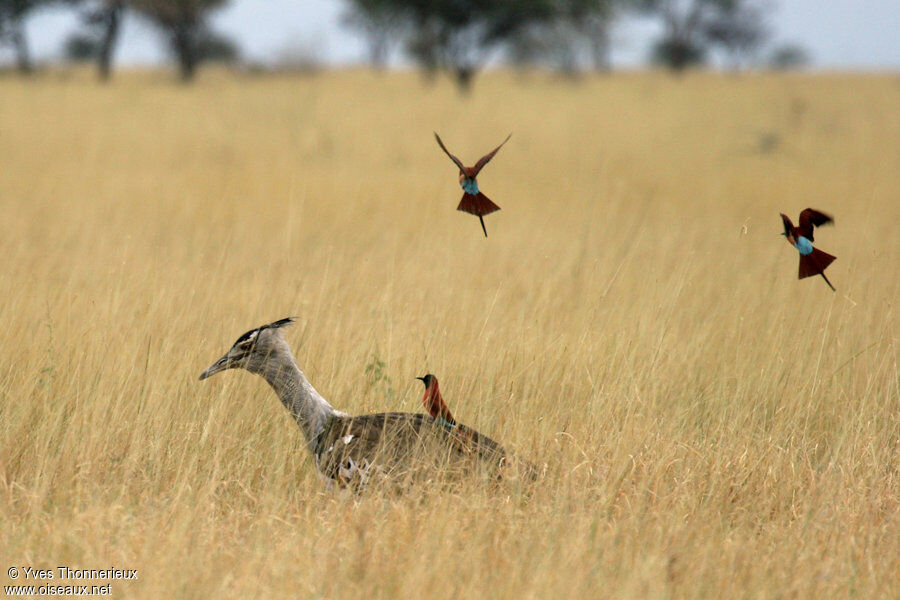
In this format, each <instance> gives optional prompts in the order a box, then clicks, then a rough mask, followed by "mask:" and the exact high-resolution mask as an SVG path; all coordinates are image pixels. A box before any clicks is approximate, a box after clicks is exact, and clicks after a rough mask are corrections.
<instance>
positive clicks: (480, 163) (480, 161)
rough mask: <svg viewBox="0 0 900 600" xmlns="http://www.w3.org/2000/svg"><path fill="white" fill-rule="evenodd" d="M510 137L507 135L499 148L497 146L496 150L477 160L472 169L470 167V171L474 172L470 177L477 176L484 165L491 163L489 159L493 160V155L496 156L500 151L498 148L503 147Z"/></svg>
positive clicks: (510, 135)
mask: <svg viewBox="0 0 900 600" xmlns="http://www.w3.org/2000/svg"><path fill="white" fill-rule="evenodd" d="M511 137H512V134H509V135H508V136H506V139H505V140H503V142H502V143H501V144H500V145H499V146H497V147H496V148H494V149H493V150H491V151H490V152H488V153H487V154H485V155H484V156H482V157H481V158H479V159H478V162H477V163H475V166H474V167H472V171H474V174H473V175H472V177H477V176H478V173H479V171H481V169H483V168H484V165H486V164H488V163H489V162H490V161H491V159H492V158H494V155H495V154H497V152H498V151H499V150H500V148H502V147H503V144H505V143H506V142H508V141H509V138H511Z"/></svg>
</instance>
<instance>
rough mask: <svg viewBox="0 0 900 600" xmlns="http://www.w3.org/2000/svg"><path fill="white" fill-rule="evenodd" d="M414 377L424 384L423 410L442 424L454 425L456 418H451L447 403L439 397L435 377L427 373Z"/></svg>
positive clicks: (439, 393)
mask: <svg viewBox="0 0 900 600" xmlns="http://www.w3.org/2000/svg"><path fill="white" fill-rule="evenodd" d="M416 379H418V380H420V381H421V382H422V383H424V384H425V395H424V396H422V404H424V405H425V410H427V411H428V414H430V415H431V416H432V417H433V418H434V420H435V421H437V422H438V423H440V424H442V425H449V426H450V427H456V426H457V424H456V419H454V418H453V414H452V413H451V412H450V409H449V408H447V405H446V404H444V399H443V398H442V397H441V390H440V389H439V388H438V380H437V377H435V376H434V375H432V374H431V373H429V374H428V375H426V376H425V377H416Z"/></svg>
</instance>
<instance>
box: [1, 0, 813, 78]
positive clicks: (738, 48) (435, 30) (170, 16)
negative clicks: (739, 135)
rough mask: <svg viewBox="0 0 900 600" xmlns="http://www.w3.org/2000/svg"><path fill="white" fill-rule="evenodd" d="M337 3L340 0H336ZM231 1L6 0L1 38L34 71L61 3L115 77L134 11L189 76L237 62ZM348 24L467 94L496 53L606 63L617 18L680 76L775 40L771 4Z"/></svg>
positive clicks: (479, 3) (508, 3)
mask: <svg viewBox="0 0 900 600" xmlns="http://www.w3.org/2000/svg"><path fill="white" fill-rule="evenodd" d="M335 1H337V0H335ZM228 3H229V0H0V44H4V45H7V46H9V47H11V48H12V50H13V53H14V55H15V57H16V65H17V68H18V69H19V70H20V71H22V72H23V73H27V72H29V71H31V70H32V68H33V65H32V58H31V55H30V52H29V46H28V40H27V36H26V35H25V27H24V24H25V22H26V20H27V19H28V18H29V17H30V16H31V15H32V14H34V13H35V12H36V11H38V10H40V9H42V8H45V7H48V6H52V5H56V6H68V7H70V8H71V9H73V10H77V11H79V13H80V15H81V23H82V31H80V32H79V33H77V34H75V35H74V36H73V37H71V38H70V39H69V40H68V41H67V42H66V48H65V51H66V54H67V55H68V56H69V57H70V58H76V59H82V60H87V59H90V60H94V61H96V64H97V69H98V73H99V76H100V78H101V79H108V78H109V77H110V76H111V73H112V64H113V57H114V53H115V49H116V47H117V45H118V43H119V38H120V34H121V23H122V19H123V16H124V14H125V13H126V12H130V13H133V14H135V15H137V16H139V17H140V18H142V19H143V20H144V21H145V22H148V23H150V24H152V25H153V26H154V27H155V28H156V29H157V30H158V31H159V32H160V33H161V39H162V40H164V42H165V44H166V47H167V49H168V50H169V54H170V55H171V56H172V57H173V59H174V60H175V62H176V64H177V66H178V72H179V74H180V77H181V78H182V79H183V80H185V81H189V80H191V79H192V78H193V77H194V75H195V73H196V71H197V68H198V66H199V65H200V64H201V63H202V62H204V61H207V60H214V59H236V58H237V57H238V49H237V46H236V45H235V44H234V43H233V42H232V41H230V40H228V39H227V38H225V37H223V36H221V35H219V34H217V33H216V32H214V31H213V30H212V29H211V27H210V25H209V22H210V17H211V16H212V15H213V14H214V13H215V12H216V11H217V10H220V9H221V8H223V7H224V6H226V5H227V4H228ZM344 4H345V6H346V12H345V14H344V24H345V25H346V26H347V27H348V28H350V29H351V30H352V31H354V32H356V33H357V34H358V35H359V36H361V38H362V39H363V40H364V42H365V45H366V48H367V50H368V58H369V62H370V63H371V65H372V66H373V67H374V68H376V69H384V68H386V66H387V64H388V62H389V60H390V58H391V57H392V56H393V55H395V54H397V53H399V52H402V53H403V54H404V55H405V56H407V57H408V58H409V59H411V60H412V61H414V62H415V63H416V64H417V65H418V66H419V67H421V68H422V69H423V70H424V72H426V73H428V74H435V73H438V72H440V71H443V72H446V73H448V74H449V75H450V76H451V77H452V78H453V79H454V81H455V82H456V83H457V85H458V86H459V88H460V89H461V90H467V89H468V88H469V87H470V86H471V84H472V80H473V78H474V77H475V75H476V74H477V73H478V72H479V71H481V70H482V69H483V68H484V67H485V65H486V64H488V63H489V62H490V61H492V60H497V59H503V60H506V61H509V62H513V63H516V64H522V65H536V66H546V67H550V68H553V69H555V70H558V71H560V72H563V73H568V74H575V73H579V72H583V71H588V70H592V71H606V70H608V69H609V68H610V51H611V48H612V39H611V31H612V27H613V25H614V24H615V23H616V21H617V20H618V19H621V18H623V17H626V16H628V15H640V16H642V17H644V18H647V19H652V20H655V21H657V22H658V23H659V25H660V32H661V33H660V34H659V36H658V38H657V39H656V40H655V41H654V44H653V48H652V59H653V60H654V61H655V62H656V63H658V64H660V65H663V66H665V67H668V68H670V69H672V70H674V71H681V70H684V69H686V68H688V67H690V66H693V65H698V64H702V63H704V62H705V61H707V60H708V58H709V57H710V55H716V54H717V55H719V56H721V57H723V58H724V60H726V61H727V62H728V64H730V65H731V66H732V67H735V68H737V67H739V66H741V65H743V64H746V63H748V62H750V61H753V60H757V59H758V58H759V53H760V50H761V49H762V48H763V47H764V46H765V44H766V43H767V41H768V39H769V37H770V23H769V18H770V16H771V13H772V11H773V10H774V6H773V4H772V2H771V0H345V2H344ZM804 60H805V56H804V53H803V52H802V50H801V49H799V48H797V47H791V46H788V47H782V48H779V49H777V50H776V51H775V52H774V53H773V54H772V61H774V63H775V64H776V66H781V67H790V66H796V64H798V63H801V62H803V61H804Z"/></svg>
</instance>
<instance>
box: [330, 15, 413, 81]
mask: <svg viewBox="0 0 900 600" xmlns="http://www.w3.org/2000/svg"><path fill="white" fill-rule="evenodd" d="M350 5H351V8H350V10H349V11H348V12H347V13H345V14H344V23H345V24H346V25H347V26H349V27H351V28H353V29H356V30H357V31H359V32H360V33H362V35H363V37H364V38H365V39H366V44H367V46H368V49H369V64H371V65H372V67H374V68H375V69H376V70H378V71H381V70H384V68H385V66H386V65H387V61H388V58H389V56H390V53H391V49H392V48H393V47H394V45H395V44H396V41H397V37H398V34H399V33H400V32H401V31H402V30H403V28H404V25H405V19H404V15H403V11H402V9H401V8H400V7H399V5H398V2H396V1H395V0H351V1H350Z"/></svg>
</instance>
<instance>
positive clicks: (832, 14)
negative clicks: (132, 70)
mask: <svg viewBox="0 0 900 600" xmlns="http://www.w3.org/2000/svg"><path fill="white" fill-rule="evenodd" d="M774 7H775V8H774V10H773V14H772V19H771V23H772V26H773V39H772V43H773V44H779V43H788V42H790V43H797V44H799V45H801V46H803V47H804V48H806V49H807V50H808V52H809V54H810V56H811V58H812V61H813V66H814V67H815V68H819V69H825V70H872V71H884V70H887V71H898V70H900V0H775V2H774ZM346 11H347V4H346V3H345V2H344V1H343V0H232V1H231V3H230V4H229V6H228V7H227V8H224V9H222V10H220V11H219V12H217V13H216V14H215V16H214V18H213V19H212V22H213V27H214V28H215V29H216V30H217V31H220V32H222V33H224V34H227V35H229V36H230V37H232V38H233V39H234V40H236V41H237V42H238V44H239V46H240V47H241V50H242V54H243V56H244V57H245V58H246V59H248V60H251V61H255V62H271V61H277V60H278V59H279V58H280V57H284V56H288V55H305V56H312V57H314V58H317V59H318V60H320V61H322V62H324V63H328V64H336V65H343V64H353V63H358V62H361V61H362V60H364V57H365V46H364V45H363V44H362V43H361V42H360V40H359V39H358V37H357V36H356V34H355V33H354V32H353V31H352V30H349V29H347V28H346V27H344V26H343V25H342V22H341V21H342V20H341V17H342V15H343V14H344V13H345V12H346ZM79 27H80V21H79V18H78V15H77V13H75V12H74V11H72V10H66V9H61V8H54V9H45V10H43V11H41V12H40V13H38V14H36V15H35V16H33V17H32V18H31V19H30V20H29V22H28V24H27V32H28V36H29V42H30V45H31V48H32V51H33V53H34V55H35V56H36V57H37V58H38V59H39V60H42V61H48V60H53V59H55V58H58V57H59V56H60V55H61V48H62V44H63V41H64V40H65V39H66V37H67V36H68V35H69V34H71V33H72V32H74V31H77V30H78V29H79ZM656 32H657V28H656V26H655V24H653V23H651V22H648V21H645V20H636V19H625V20H623V21H622V22H620V23H619V24H617V25H616V27H615V28H614V30H613V40H614V43H613V54H612V61H613V66H614V67H619V68H628V67H635V66H639V65H641V64H643V63H644V62H645V60H646V57H647V53H648V47H649V44H650V41H651V39H652V38H653V37H654V35H655V33H656ZM165 56H166V55H165V54H164V50H163V48H162V45H161V43H160V37H159V35H158V34H157V32H156V31H154V30H153V29H152V28H151V27H149V26H148V25H146V24H145V23H142V22H141V21H140V20H139V19H137V18H135V17H134V16H130V17H128V18H127V19H126V21H125V26H124V27H123V32H122V37H121V41H120V46H119V48H118V49H117V53H116V62H117V64H120V65H145V64H155V63H158V62H160V61H162V60H164V59H165ZM10 58H11V56H10V53H9V51H8V50H6V49H0V61H4V62H7V61H9V60H10Z"/></svg>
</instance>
